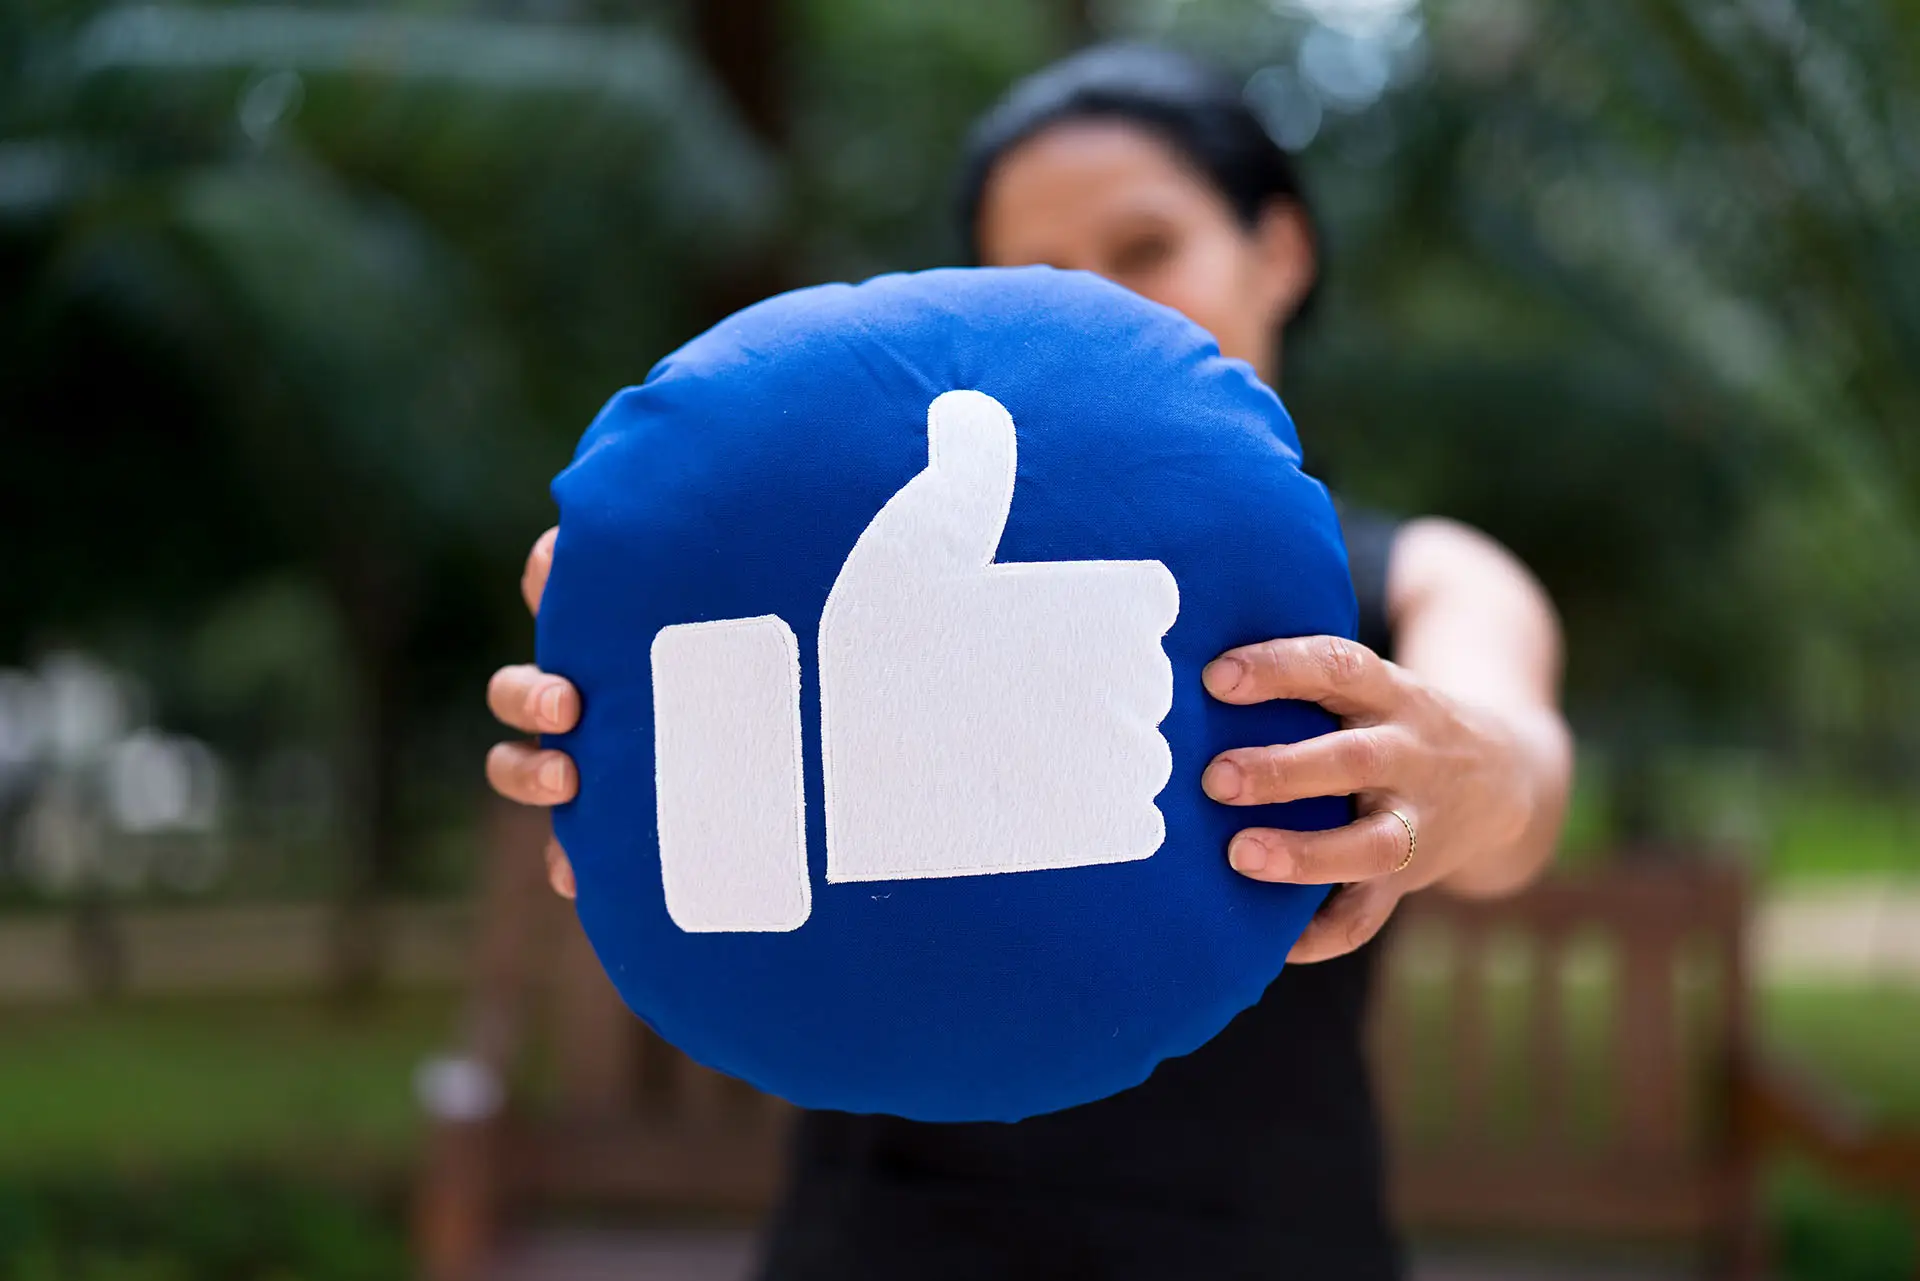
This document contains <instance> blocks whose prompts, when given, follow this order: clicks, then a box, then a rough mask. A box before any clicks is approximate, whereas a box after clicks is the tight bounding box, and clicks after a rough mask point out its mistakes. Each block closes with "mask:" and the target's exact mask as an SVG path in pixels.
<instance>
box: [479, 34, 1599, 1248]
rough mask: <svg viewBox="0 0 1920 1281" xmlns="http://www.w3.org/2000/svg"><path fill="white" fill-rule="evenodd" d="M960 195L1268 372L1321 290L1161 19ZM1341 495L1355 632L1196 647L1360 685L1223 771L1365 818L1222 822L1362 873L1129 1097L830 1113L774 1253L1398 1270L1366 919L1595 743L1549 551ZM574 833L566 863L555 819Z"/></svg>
mask: <svg viewBox="0 0 1920 1281" xmlns="http://www.w3.org/2000/svg"><path fill="white" fill-rule="evenodd" d="M961 211H962V217H963V232H964V234H965V236H966V239H967V241H968V243H969V245H970V246H971V248H972V249H973V251H974V255H975V257H976V259H977V260H978V261H979V262H981V263H983V264H986V265H994V266H1011V265H1016V264H1023V263H1051V264H1053V265H1055V266H1058V267H1067V268H1083V269H1085V270H1088V271H1093V272H1097V273H1099V274H1101V275H1104V276H1107V277H1109V278H1111V279H1113V280H1115V281H1118V282H1119V283H1120V284H1123V285H1126V286H1127V287H1129V288H1131V289H1133V290H1135V291H1136V292H1138V293H1141V294H1144V295H1145V296H1147V297H1149V298H1152V299H1155V300H1157V301H1159V302H1162V303H1165V304H1167V305H1169V306H1172V307H1175V308H1177V309H1179V310H1180V311H1182V312H1184V313H1186V315H1187V316H1189V317H1190V318H1192V319H1193V320H1194V321H1196V322H1198V323H1199V324H1200V325H1202V326H1204V327H1205V328H1206V329H1208V330H1209V331H1210V332H1211V333H1212V334H1213V335H1214V336H1215V338H1216V339H1218V341H1219V343H1220V347H1221V350H1222V351H1223V352H1225V353H1226V354H1227V355H1229V356H1237V357H1239V358H1241V359H1243V360H1245V361H1247V362H1248V363H1249V364H1251V365H1252V366H1253V368H1254V369H1255V371H1257V372H1258V373H1259V375H1260V376H1261V377H1262V378H1263V379H1265V380H1266V381H1267V382H1268V383H1269V384H1277V380H1278V378H1279V374H1280V356H1281V341H1280V339H1281V334H1282V330H1283V329H1284V327H1285V326H1286V324H1287V322H1288V321H1289V320H1290V319H1291V318H1293V317H1294V316H1296V315H1297V314H1298V312H1299V310H1300V308H1301V307H1302V305H1303V304H1304V303H1305V302H1306V301H1307V299H1308V298H1309V296H1310V294H1311V293H1312V290H1313V285H1314V280H1315V271H1316V261H1315V238H1314V234H1313V226H1312V223H1311V221H1310V219H1309V217H1308V214H1307V212H1306V209H1305V206H1304V204H1303V202H1302V200H1301V197H1300V193H1299V190H1298V187H1297V185H1296V183H1295V179H1294V174H1293V171H1292V168H1291V166H1290V164H1289V162H1288V160H1287V157H1286V155H1285V154H1284V153H1283V152H1282V151H1281V150H1280V149H1279V148H1278V147H1276V146H1275V145H1274V144H1273V143H1272V142H1271V140H1269V139H1268V137H1267V136H1266V134H1265V133H1264V132H1263V131H1262V130H1261V128H1260V125H1259V123H1258V122H1257V120H1256V119H1255V118H1254V116H1253V115H1252V114H1251V113H1250V112H1249V111H1248V109H1247V107H1246V106H1245V105H1244V103H1243V102H1242V100H1241V99H1240V97H1239V95H1238V94H1237V93H1236V92H1235V90H1234V87H1233V86H1232V85H1231V84H1228V83H1225V82H1223V81H1221V80H1219V79H1218V78H1216V77H1214V76H1213V75H1211V74H1210V73H1208V72H1207V71H1206V70H1204V69H1202V68H1200V67H1197V66H1195V65H1193V64H1191V63H1189V62H1187V61H1186V60H1184V59H1182V58H1180V57H1178V56H1176V55H1172V54H1169V53H1166V52H1163V51H1158V50H1153V49H1146V48H1139V47H1107V48H1099V49H1094V50H1090V51H1088V52H1085V53H1081V54H1079V55H1076V56H1074V57H1071V58H1068V59H1066V60H1065V61H1063V62H1061V63H1058V64H1056V65H1054V66H1053V67H1050V68H1048V69H1046V70H1045V71H1042V72H1040V73H1039V74H1037V75H1035V76H1033V77H1031V78H1029V79H1028V80H1026V81H1023V82H1022V83H1021V84H1019V85H1017V86H1016V87H1015V88H1014V89H1013V91H1012V92H1011V93H1010V94H1009V95H1008V97H1007V98H1006V99H1005V100H1004V101H1003V102H1002V103H1001V104H1000V106H999V107H997V108H996V109H995V110H994V111H993V112H992V113H990V114H989V115H988V116H987V117H986V118H985V119H984V120H983V121H982V122H981V124H980V125H979V127H978V128H977V129H976V130H975V133H974V135H973V137H972V139H971V141H970V143H969V149H968V153H967V157H966V162H965V166H964V169H963V181H962V191H961ZM1343 519H1344V522H1345V524H1346V537H1347V543H1348V550H1349V556H1350V560H1351V562H1352V566H1353V576H1354V585H1355V590H1356V593H1357V595H1358V597H1359V600H1360V607H1361V620H1362V621H1361V643H1360V644H1354V643H1351V642H1347V641H1344V640H1339V639H1335V638H1329V637H1308V638H1301V639H1279V640H1272V641H1268V642H1266V643H1264V644H1259V645H1251V646H1247V647H1245V648H1243V649H1237V650H1232V651H1230V652H1228V653H1226V654H1223V655H1221V656H1220V657H1219V658H1218V659H1216V660H1215V661H1214V662H1213V663H1212V664H1211V665H1210V666H1209V667H1208V668H1207V669H1206V672H1205V673H1204V677H1203V679H1204V682H1205V685H1206V687H1207V690H1208V692H1209V693H1210V694H1211V695H1212V696H1213V697H1215V698H1219V699H1223V700H1225V701H1228V702H1235V703H1248V702H1257V701H1262V700H1266V699H1274V698H1286V699H1306V700H1310V701H1313V702H1317V703H1320V704H1321V705H1323V706H1325V707H1326V708H1328V709H1329V710H1330V711H1332V712H1334V713H1335V714H1336V715H1338V716H1339V717H1340V718H1341V722H1342V728H1341V729H1340V730H1339V731H1338V732H1336V733H1332V734H1329V735H1326V736H1324V737H1321V738H1317V739H1312V740H1309V741H1307V742H1303V743H1297V744H1291V745H1285V746H1277V747H1273V746H1259V745H1249V746H1247V747H1243V748H1237V749H1234V750H1231V751H1227V752H1223V753H1221V754H1220V756H1218V757H1217V758H1215V760H1214V761H1213V762H1212V763H1210V764H1209V765H1208V767H1207V770H1206V772H1205V774H1204V776H1203V778H1202V785H1203V787H1204V788H1205V789H1206V791H1207V793H1208V794H1209V795H1210V796H1212V797H1213V798H1214V799H1215V800H1217V801H1220V802H1222V803H1224V804H1228V805H1253V804H1263V803H1267V802H1277V801H1288V800H1293V799H1296V798H1300V797H1308V796H1341V795H1349V794H1351V795H1353V796H1355V797H1356V798H1357V803H1356V812H1357V813H1358V814H1359V817H1358V818H1356V819H1355V821H1354V822H1352V823H1350V824H1348V825H1347V826H1345V827H1343V828H1339V829H1336V830H1333V831H1329V832H1287V831H1277V830H1271V829H1261V828H1249V829H1247V830H1244V831H1242V832H1240V833H1239V834H1238V835H1236V836H1235V837H1234V838H1233V840H1232V841H1231V842H1230V844H1229V846H1228V850H1227V857H1228V858H1229V859H1230V861H1231V862H1232V865H1233V867H1234V868H1235V869H1236V870H1238V871H1239V872H1240V873H1241V874H1242V875H1244V876H1247V877H1250V878H1252V879H1254V880H1258V881H1269V882H1302V883H1314V884H1328V883H1330V884H1336V885H1341V886H1344V887H1345V888H1344V889H1342V890H1341V891H1340V892H1339V893H1337V894H1335V895H1334V896H1332V897H1331V898H1330V899H1329V900H1328V902H1327V904H1326V906H1325V907H1324V908H1323V909H1322V910H1321V911H1320V913H1319V914H1318V916H1317V917H1316V918H1315V920H1314V921H1313V923H1312V924H1311V925H1310V926H1309V927H1308V929H1307V931H1306V933H1305V934H1304V935H1303V936H1302V937H1301V938H1300V940H1299V942H1298V943H1297V944H1296V945H1295V946H1294V948H1293V951H1292V955H1291V958H1290V960H1291V962H1292V963H1291V964H1290V965H1289V966H1288V967H1287V969H1286V970H1285V971H1284V972H1283V973H1282V974H1281V975H1280V977H1279V978H1278V979H1277V980H1275V982H1274V983H1273V985H1272V986H1271V987H1270V988H1269V989H1268V990H1267V992H1266V994H1265V996H1264V997H1262V999H1261V1000H1260V1001H1259V1003H1257V1004H1256V1005H1255V1006H1254V1007H1253V1008H1251V1009H1249V1010H1247V1011H1246V1012H1245V1013H1243V1014H1242V1015H1241V1016H1240V1017H1239V1018H1237V1019H1236V1020H1235V1021H1234V1022H1233V1023H1232V1024H1231V1025H1230V1026H1229V1027H1228V1028H1227V1029H1226V1030H1225V1031H1224V1032H1222V1033H1221V1034H1220V1035H1219V1036H1218V1037H1216V1038H1215V1039H1214V1040H1213V1041H1212V1042H1210V1043H1208V1044H1207V1045H1205V1046H1203V1047H1202V1048H1201V1049H1200V1050H1198V1051H1196V1052H1195V1053H1193V1054H1191V1055H1188V1056H1187V1057H1185V1058H1181V1059H1175V1060H1170V1061H1168V1062H1167V1063H1164V1064H1162V1065H1161V1067H1160V1068H1159V1069H1158V1070H1157V1071H1156V1072H1155V1073H1154V1075H1153V1076H1152V1077H1151V1078H1150V1079H1149V1080H1148V1081H1147V1082H1145V1083H1144V1084H1142V1085H1140V1086H1138V1087H1136V1088H1135V1089H1132V1090H1129V1091H1126V1092H1124V1093H1122V1094H1120V1095H1117V1096H1115V1097H1113V1098H1109V1099H1105V1100H1102V1101H1099V1102H1096V1103H1092V1104H1088V1105H1086V1106H1084V1107H1079V1108H1073V1109H1069V1110H1067V1111H1065V1112H1058V1113H1054V1114H1051V1115H1047V1116H1040V1117H1034V1118H1032V1119H1030V1120H1027V1121H1022V1122H1019V1123H1017V1124H1013V1125H1003V1124H980V1125H930V1124H923V1123H917V1122H910V1121H904V1120H900V1119H898V1118H892V1117H873V1116H850V1115H845V1114H839V1113H812V1114H807V1115H805V1116H804V1117H803V1118H802V1120H801V1122H800V1126H799V1130H798V1134H797V1137H796V1141H795V1144H794V1149H793V1158H792V1170H791V1177H790V1179H789V1187H788V1192H787V1195H786V1198H785V1200H784V1202H783V1204H782V1206H781V1208H780V1210H779V1212H778V1214H777V1216H776V1218H775V1221H774V1225H773V1229H772V1233H771V1238H770V1243H769V1258H768V1263H767V1268H768V1271H767V1275H768V1276H770V1277H774V1278H813V1277H819V1278H836V1279H839V1278H861V1277H876V1278H878V1277H888V1278H893V1277H915V1278H919V1277H968V1278H972V1277H983V1278H984V1277H991V1278H1004V1277H1075V1278H1079V1277H1088V1278H1091V1277H1119V1276H1127V1277H1135V1276H1138V1277H1154V1278H1174V1277H1311V1278H1384V1277H1393V1276H1396V1275H1398V1274H1399V1268H1400V1264H1399V1259H1398V1250H1397V1246H1396V1243H1395V1241H1394V1238H1393V1234H1392V1231H1391V1229H1390V1227H1389V1226H1388V1223H1387V1220H1386V1217H1385V1214H1384V1211H1383V1207H1382V1197H1381V1169H1380V1164H1381V1163H1380V1152H1379V1139H1378V1129H1377V1124H1376V1119H1375V1116H1374V1111H1373V1105H1372V1101H1371V1097H1370V1093H1369V1090H1368V1084H1367V1074H1366V1069H1365V1064H1364V1060H1363V1054H1362V1046H1361V1033H1362V1024H1363V1010H1364V1006H1365V1002H1366V996H1367V989H1368V978H1369V973H1370V971H1371V969H1372V964H1373V953H1374V951H1375V949H1373V948H1371V947H1368V946H1366V944H1367V943H1368V941H1369V940H1370V939H1372V938H1373V937H1374V935H1375V934H1377V933H1378V932H1379V930H1380V928H1381V926H1382V925H1384V924H1385V922H1386V920H1387V918H1388V916H1389V915H1390V914H1391V913H1392V912H1393V909H1394V906H1395V905H1396V904H1397V903H1398V902H1399V901H1400V900H1401V899H1402V898H1403V897H1405V896H1406V895H1407V894H1409V893H1412V892H1414V891H1416V890H1423V889H1429V888H1431V889H1434V890H1436V891H1439V892H1445V893H1453V894H1461V895H1474V896H1485V895H1499V894H1505V893H1508V892H1511V891H1512V890H1514V889H1516V888H1518V887H1519V886H1521V885H1523V884H1525V883H1526V882H1527V881H1528V880H1530V879H1531V878H1532V877H1533V876H1534V875H1535V874H1536V873H1537V872H1538V871H1539V870H1540V869H1541V867H1542V866H1543V865H1544V864H1545V863H1546V861H1547V860H1548V858H1549V856H1550V854H1551V852H1552V849H1553V846H1554V843H1555V841H1556V839H1557V837H1558V834H1559V829H1560V824H1561V819H1562V813H1563V810H1564V808H1565V803H1566V796H1567V789H1568V783H1569V776H1570V773H1571V749H1570V743H1569V738H1568V734H1567V729H1566V726H1565V724H1564V722H1563V721H1562V719H1561V717H1560V714H1559V712H1558V710H1557V706H1556V704H1557V693H1556V690H1557V685H1558V679H1559V665H1560V638H1559V631H1558V627H1557V624H1556V622H1555V619H1554V615H1553V611H1552V607H1551V605H1550V604H1549V602H1548V601H1547V599H1546V597H1545V595H1544V593H1543V592H1542V591H1541V589H1540V587H1539V586H1538V585H1537V584H1536V583H1535V582H1534V580H1533V578H1532V577H1531V576H1530V575H1529V574H1528V573H1527V571H1526V570H1525V568H1524V567H1522V566H1521V565H1520V564H1519V563H1518V562H1517V561H1516V560H1515V559H1514V558H1513V557H1512V556H1511V555H1509V554H1508V553H1507V552H1505V551H1504V550H1502V549H1501V548H1500V547H1499V546H1497V545H1496V544H1495V543H1493V542H1492V541H1491V540H1489V539H1488V538H1486V537H1485V536H1483V535H1481V534H1479V533H1476V532H1474V531H1473V530H1471V529H1467V528H1465V527H1463V526H1460V525H1457V524H1453V523H1450V522H1447V521H1442V520H1414V521H1409V522H1406V523H1404V524H1397V523H1395V522H1392V521H1389V520H1386V519H1383V518H1381V517H1378V516H1374V515H1371V514H1367V513H1361V512H1355V511H1351V510H1349V511H1346V512H1345V513H1344V514H1343ZM552 545H553V536H552V533H551V532H549V533H548V535H546V536H545V537H543V538H542V539H541V540H540V542H539V543H538V544H537V545H536V547H535V548H534V552H533V555H532V557H531V559H530V560H529V562H528V567H527V575H526V578H525V580H524V582H523V588H524V590H525V594H526V597H527V602H528V605H529V607H534V608H537V606H538V604H539V598H540V592H541V588H542V586H543V585H544V583H545V579H546V573H547V567H548V565H549V563H550V561H551V557H552ZM1389 657H1390V658H1391V660H1392V661H1389ZM488 697H489V702H490V704H491V705H492V707H493V710H494V712H495V714H496V715H498V716H499V717H500V719H501V720H503V721H505V722H506V723H507V724H509V725H512V726H513V727H515V728H517V729H521V730H527V731H559V730H565V729H567V728H568V727H570V726H571V725H572V724H573V722H574V719H575V718H576V717H577V716H578V714H579V706H580V704H579V697H578V694H577V693H576V691H574V689H573V688H572V687H571V686H570V685H568V684H567V683H566V682H565V681H563V680H560V679H558V678H557V677H553V676H550V675H546V674H543V673H541V672H539V671H538V670H537V669H534V668H531V667H510V668H506V669H503V670H502V671H501V672H499V673H497V674H496V676H495V677H494V680H493V683H492V685H491V687H490V688H489V692H488ZM487 773H488V778H489V779H490V780H491V781H492V783H493V786H494V787H495V788H496V789H497V790H499V791H500V792H502V793H503V794H505V795H507V796H509V797H512V798H513V799H515V800H519V801H523V802H525V803H528V804H534V805H551V804H556V803H559V802H561V801H564V800H566V799H568V798H569V797H570V796H571V795H572V794H573V791H574V788H575V785H576V776H575V774H574V771H573V767H572V763H571V762H570V761H569V760H568V759H567V758H566V757H565V756H564V755H562V754H560V753H558V752H551V751H541V750H537V749H536V748H535V747H534V746H532V745H530V744H521V743H503V744H500V745H498V746H496V747H495V748H494V749H493V752H492V754H491V755H490V756H489V757H488V761H487ZM548 865H549V872H550V878H551V880H552V882H553V887H554V889H555V890H556V891H557V892H559V893H561V894H566V895H570V894H571V893H572V889H573V884H572V873H571V870H570V869H569V867H568V865H567V863H566V859H565V856H564V854H562V853H561V852H560V851H559V850H558V848H557V847H554V848H550V849H549V852H548Z"/></svg>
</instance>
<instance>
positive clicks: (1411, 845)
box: [1387, 810, 1420, 872]
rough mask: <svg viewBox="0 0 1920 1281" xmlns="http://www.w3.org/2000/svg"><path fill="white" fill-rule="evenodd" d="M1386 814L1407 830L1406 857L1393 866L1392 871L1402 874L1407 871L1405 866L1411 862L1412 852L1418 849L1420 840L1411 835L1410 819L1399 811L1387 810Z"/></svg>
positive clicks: (1411, 821) (1411, 823) (1411, 825)
mask: <svg viewBox="0 0 1920 1281" xmlns="http://www.w3.org/2000/svg"><path fill="white" fill-rule="evenodd" d="M1387 813H1389V814H1391V815H1393V816H1394V817H1395V818H1397V819H1399V820H1400V826H1402V827H1404V828H1406V829H1407V856H1406V857H1405V858H1403V859H1401V860H1400V861H1399V863H1397V864H1395V865H1394V869H1393V870H1394V871H1396V872H1404V871H1406V870H1407V865H1408V864H1409V863H1411V862H1413V852H1414V850H1416V849H1418V848H1419V847H1420V838H1419V837H1418V836H1415V835H1414V833H1413V820H1412V819H1410V818H1408V817H1407V816H1406V815H1405V814H1402V813H1401V812H1400V811H1399V810H1388V811H1387Z"/></svg>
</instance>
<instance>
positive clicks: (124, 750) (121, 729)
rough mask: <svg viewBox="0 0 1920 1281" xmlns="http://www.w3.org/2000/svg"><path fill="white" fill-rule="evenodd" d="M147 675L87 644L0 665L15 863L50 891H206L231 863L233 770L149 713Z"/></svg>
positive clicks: (0, 801) (0, 763)
mask: <svg viewBox="0 0 1920 1281" xmlns="http://www.w3.org/2000/svg"><path fill="white" fill-rule="evenodd" d="M145 704H146V697H145V693H144V691H143V690H142V689H141V687H140V686H139V684H138V683H137V682H136V681H134V680H133V679H132V678H131V677H129V676H127V675H126V674H124V673H121V672H117V671H115V670H114V669H113V668H111V667H109V666H107V665H106V664H104V663H101V662H99V661H98V660H96V659H94V658H91V657H89V656H87V655H85V654H79V653H72V652H62V653H56V654H53V655H50V656H49V657H48V658H47V659H46V660H45V661H44V662H42V663H41V664H40V665H39V667H38V669H37V670H36V671H35V672H32V673H28V672H22V671H4V672H0V806H4V807H5V808H8V809H14V808H17V809H18V810H19V811H20V817H19V819H18V821H17V823H16V824H15V825H14V833H15V839H14V842H13V846H14V848H13V851H12V858H11V860H10V862H11V868H10V869H0V870H10V871H11V872H12V873H13V874H14V875H16V876H17V877H18V878H19V880H20V881H22V882H24V883H25V884H26V885H28V886H29V887H31V888H32V889H33V890H35V891H37V892H38V893H40V894H43V895H46V896H48V897H52V898H68V897H72V896H75V895H80V894H84V893H87V892H89V891H106V892H109V893H113V894H122V895H124V894H134V893H138V892H140V891H142V890H145V889H148V888H150V887H155V888H162V889H166V890H171V891H175V892H183V893H201V892H204V891H206V890H208V889H211V888H212V887H213V886H214V885H215V884H216V883H217V882H218V881H219V879H220V876H221V873H222V872H223V871H225V869H226V865H227V850H226V844H225V841H224V834H223V824H222V818H223V813H224V808H225V807H224V805H223V800H224V793H225V791H226V788H225V782H224V779H225V771H224V769H223V767H222V765H221V762H220V760H219V758H218V757H217V756H216V755H215V754H214V752H213V750H212V749H211V748H210V747H208V746H207V745H206V744H205V743H203V742H201V741H200V740H198V739H195V738H189V737H186V736H184V735H178V734H167V733H163V732H161V731H160V730H158V729H155V728H153V727H151V726H148V725H145V724H142V722H143V721H144V720H145V719H146V716H145Z"/></svg>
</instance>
